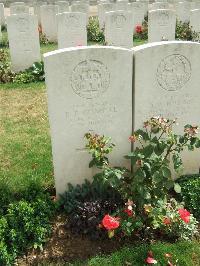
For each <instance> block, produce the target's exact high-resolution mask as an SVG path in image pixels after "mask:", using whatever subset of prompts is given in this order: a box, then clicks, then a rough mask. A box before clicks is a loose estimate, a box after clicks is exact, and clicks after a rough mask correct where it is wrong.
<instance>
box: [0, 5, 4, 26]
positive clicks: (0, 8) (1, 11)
mask: <svg viewBox="0 0 200 266" xmlns="http://www.w3.org/2000/svg"><path fill="white" fill-rule="evenodd" d="M4 24H5V15H4V4H3V3H0V25H1V26H2V25H4Z"/></svg>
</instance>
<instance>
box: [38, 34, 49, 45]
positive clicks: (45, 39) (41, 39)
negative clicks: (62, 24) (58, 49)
mask: <svg viewBox="0 0 200 266" xmlns="http://www.w3.org/2000/svg"><path fill="white" fill-rule="evenodd" d="M39 37H40V44H45V45H47V44H50V43H51V42H49V40H48V39H47V37H46V35H45V34H43V33H42V32H40V33H39Z"/></svg>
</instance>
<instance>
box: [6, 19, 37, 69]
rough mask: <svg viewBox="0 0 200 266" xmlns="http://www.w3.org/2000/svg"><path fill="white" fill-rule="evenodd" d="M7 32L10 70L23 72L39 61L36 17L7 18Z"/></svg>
mask: <svg viewBox="0 0 200 266" xmlns="http://www.w3.org/2000/svg"><path fill="white" fill-rule="evenodd" d="M7 30H8V39H9V47H10V55H11V62H12V69H13V70H14V71H16V72H18V71H21V70H25V69H26V68H29V67H31V66H32V64H33V63H34V62H36V61H40V60H41V58H40V44H39V33H38V22H37V17H36V16H33V15H28V14H20V15H12V16H9V17H7Z"/></svg>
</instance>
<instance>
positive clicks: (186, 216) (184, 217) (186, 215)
mask: <svg viewBox="0 0 200 266" xmlns="http://www.w3.org/2000/svg"><path fill="white" fill-rule="evenodd" d="M178 213H179V215H180V218H181V219H182V220H183V221H184V222H185V223H186V224H188V223H189V222H190V212H189V211H188V210H186V209H179V210H178Z"/></svg>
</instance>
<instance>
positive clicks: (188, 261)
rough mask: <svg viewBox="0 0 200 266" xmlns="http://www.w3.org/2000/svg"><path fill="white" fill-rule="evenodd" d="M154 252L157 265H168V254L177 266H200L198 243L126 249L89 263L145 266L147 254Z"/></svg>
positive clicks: (199, 247) (161, 244) (92, 265)
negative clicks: (166, 255) (166, 256)
mask: <svg viewBox="0 0 200 266" xmlns="http://www.w3.org/2000/svg"><path fill="white" fill-rule="evenodd" d="M150 250H151V251H152V252H153V255H154V259H156V260H157V261H158V264H156V265H163V266H164V265H167V259H166V258H165V256H164V255H165V254H166V253H170V254H171V255H172V260H173V262H174V265H177V266H199V265H200V245H199V243H198V242H177V243H175V244H167V243H155V244H153V245H141V246H137V247H132V248H124V249H122V250H120V251H118V252H115V253H113V254H111V255H110V256H106V257H96V258H93V259H91V260H89V261H88V262H87V264H86V265H89V266H101V265H104V266H105V265H115V266H120V265H130V266H131V265H132V266H143V265H146V264H145V262H144V261H145V259H146V258H147V252H148V251H150Z"/></svg>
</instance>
